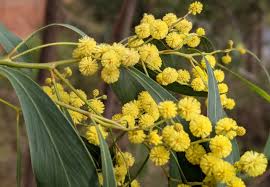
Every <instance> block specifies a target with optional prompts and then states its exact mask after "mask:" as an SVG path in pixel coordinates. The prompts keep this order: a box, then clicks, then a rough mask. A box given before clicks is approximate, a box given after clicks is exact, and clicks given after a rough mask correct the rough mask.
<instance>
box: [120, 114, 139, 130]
mask: <svg viewBox="0 0 270 187" xmlns="http://www.w3.org/2000/svg"><path fill="white" fill-rule="evenodd" d="M119 120H120V124H122V125H123V126H124V127H128V128H133V127H134V126H135V118H134V117H133V116H131V115H123V116H122V115H121V117H120V119H119Z"/></svg>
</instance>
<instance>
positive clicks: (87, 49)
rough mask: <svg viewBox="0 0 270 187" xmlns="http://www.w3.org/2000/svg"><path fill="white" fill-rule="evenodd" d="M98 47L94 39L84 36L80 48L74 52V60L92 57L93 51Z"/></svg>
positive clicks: (79, 44)
mask: <svg viewBox="0 0 270 187" xmlns="http://www.w3.org/2000/svg"><path fill="white" fill-rule="evenodd" d="M95 47H96V41H95V40H94V39H93V38H90V37H88V36H84V37H83V38H81V39H79V43H78V47H77V48H76V49H75V50H74V51H73V57H74V58H82V57H87V56H91V54H92V53H93V49H94V48H95Z"/></svg>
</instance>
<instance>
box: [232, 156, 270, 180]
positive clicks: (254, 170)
mask: <svg viewBox="0 0 270 187" xmlns="http://www.w3.org/2000/svg"><path fill="white" fill-rule="evenodd" d="M267 163H268V161H267V158H266V157H265V155H264V154H262V153H257V152H255V151H247V152H245V153H244V154H243V155H242V156H241V158H240V160H239V161H238V162H236V163H235V166H236V168H237V169H238V170H240V171H243V172H245V173H246V174H247V175H248V176H251V177H257V176H259V175H262V174H263V173H264V172H265V170H266V168H267Z"/></svg>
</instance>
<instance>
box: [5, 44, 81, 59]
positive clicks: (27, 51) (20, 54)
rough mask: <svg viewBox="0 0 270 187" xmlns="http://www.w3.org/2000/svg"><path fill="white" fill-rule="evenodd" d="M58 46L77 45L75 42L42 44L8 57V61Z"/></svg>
mask: <svg viewBox="0 0 270 187" xmlns="http://www.w3.org/2000/svg"><path fill="white" fill-rule="evenodd" d="M58 45H60V46H63V45H69V46H77V45H78V43H75V42H54V43H48V44H43V45H39V46H37V47H34V48H31V49H28V50H26V51H23V52H21V53H19V54H17V55H14V56H12V57H10V59H12V60H13V59H16V58H19V57H21V56H23V55H25V54H28V53H31V52H33V51H35V50H38V49H41V48H45V47H50V46H58Z"/></svg>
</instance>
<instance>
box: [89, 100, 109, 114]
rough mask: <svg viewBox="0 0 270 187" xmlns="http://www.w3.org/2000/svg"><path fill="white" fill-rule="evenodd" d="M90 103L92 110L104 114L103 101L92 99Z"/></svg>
mask: <svg viewBox="0 0 270 187" xmlns="http://www.w3.org/2000/svg"><path fill="white" fill-rule="evenodd" d="M89 104H90V106H91V108H89V110H90V112H92V113H95V112H97V113H99V114H103V112H104V108H105V106H104V104H103V102H102V101H100V100H98V99H91V100H90V102H89Z"/></svg>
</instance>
